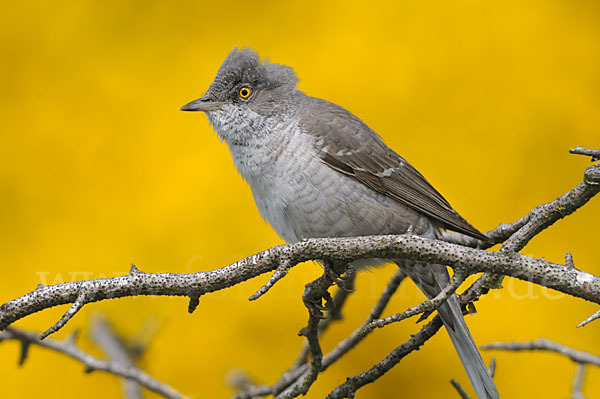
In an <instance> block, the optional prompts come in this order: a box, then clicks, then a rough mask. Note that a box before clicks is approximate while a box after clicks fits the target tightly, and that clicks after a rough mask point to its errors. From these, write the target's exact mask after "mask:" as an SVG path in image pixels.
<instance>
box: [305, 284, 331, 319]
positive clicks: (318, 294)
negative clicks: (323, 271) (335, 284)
mask: <svg viewBox="0 0 600 399" xmlns="http://www.w3.org/2000/svg"><path fill="white" fill-rule="evenodd" d="M327 288H329V286H328V285H324V284H323V278H319V279H317V280H315V281H313V282H312V283H308V284H306V288H305V290H304V294H302V301H303V302H304V306H306V308H307V309H308V312H309V313H310V314H311V316H315V317H318V318H320V319H324V318H325V316H323V312H324V311H328V310H333V309H334V308H335V302H334V301H333V298H332V297H331V294H329V291H327ZM323 301H325V304H323Z"/></svg>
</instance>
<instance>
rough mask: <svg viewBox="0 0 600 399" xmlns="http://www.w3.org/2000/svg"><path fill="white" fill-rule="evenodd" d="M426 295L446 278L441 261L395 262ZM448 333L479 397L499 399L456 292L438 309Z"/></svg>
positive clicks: (446, 273)
mask: <svg viewBox="0 0 600 399" xmlns="http://www.w3.org/2000/svg"><path fill="white" fill-rule="evenodd" d="M396 263H397V264H398V266H399V267H400V268H401V269H402V270H403V271H404V272H405V273H406V275H407V276H409V277H410V278H411V279H412V280H413V281H414V282H415V284H417V286H418V287H419V288H420V289H421V290H422V291H423V292H424V293H425V295H426V296H427V297H428V298H430V299H431V298H433V297H435V296H436V295H437V294H438V293H439V292H440V291H441V289H442V287H445V286H446V285H447V284H448V282H449V276H448V271H447V270H446V267H445V266H442V265H430V264H426V263H421V262H414V261H410V260H403V261H397V262H396ZM438 313H439V314H440V316H441V318H442V321H443V322H444V326H445V327H446V330H447V331H448V335H449V336H450V339H451V340H452V343H453V344H454V347H455V348H456V352H457V353H458V356H459V357H460V360H461V362H462V364H463V367H464V368H465V371H466V372H467V375H468V376H469V379H470V380H471V385H473V388H474V389H475V393H477V396H478V397H479V399H499V398H500V395H499V394H498V390H497V389H496V385H495V384H494V381H493V380H492V377H490V374H489V373H488V371H487V368H486V366H485V363H484V362H483V359H482V358H481V355H480V354H479V351H478V350H477V346H476V345H475V342H474V341H473V337H472V336H471V333H470V332H469V329H468V327H467V324H466V323H465V320H464V318H463V314H462V311H461V309H460V305H459V304H458V300H457V298H456V295H453V296H452V297H450V298H448V300H447V301H446V303H444V304H443V305H442V306H440V308H439V309H438Z"/></svg>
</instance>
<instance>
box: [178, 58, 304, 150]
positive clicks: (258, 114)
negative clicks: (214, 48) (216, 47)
mask: <svg viewBox="0 0 600 399" xmlns="http://www.w3.org/2000/svg"><path fill="white" fill-rule="evenodd" d="M297 82H298V78H297V77H296V74H295V73H294V71H293V70H292V68H290V67H288V66H285V65H280V64H270V63H269V62H268V60H265V61H262V62H261V61H260V60H259V58H258V54H256V52H254V51H253V50H252V49H250V48H246V49H241V50H238V49H237V48H235V49H233V51H232V52H231V53H229V55H228V56H227V58H225V61H223V64H221V67H220V68H219V71H218V72H217V76H216V77H215V79H214V80H213V82H212V84H211V85H210V87H209V88H208V90H207V91H206V94H204V96H202V97H201V98H199V99H198V100H195V101H192V102H190V103H188V104H186V105H184V106H183V107H182V108H181V110H182V111H203V112H205V113H206V115H207V116H208V119H209V121H210V122H211V123H212V124H213V125H214V128H215V130H216V131H217V133H219V135H220V136H221V137H222V138H224V139H225V141H231V140H235V141H240V140H242V141H246V140H245V137H243V136H246V135H248V134H249V133H252V132H248V130H257V129H264V128H266V127H268V125H270V124H272V123H278V122H280V121H283V120H284V119H285V118H286V117H287V115H289V113H290V112H291V110H293V106H292V104H291V103H292V99H293V97H294V93H296V84H297ZM246 138H247V137H246Z"/></svg>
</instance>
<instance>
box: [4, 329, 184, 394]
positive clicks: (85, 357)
mask: <svg viewBox="0 0 600 399" xmlns="http://www.w3.org/2000/svg"><path fill="white" fill-rule="evenodd" d="M38 336H39V334H38V333H36V332H32V331H26V330H22V329H17V328H14V327H8V328H6V329H5V330H4V331H3V332H2V333H0V341H3V340H8V339H13V340H18V341H21V342H24V341H25V342H27V343H28V344H32V345H38V346H42V347H44V348H48V349H52V350H54V351H56V352H60V353H63V354H65V355H67V356H69V357H71V358H73V359H76V360H78V361H80V362H81V363H83V364H84V365H85V366H86V371H87V372H91V371H95V370H100V371H105V372H108V373H111V374H115V375H118V376H121V377H124V378H128V379H131V380H134V381H136V382H137V383H138V384H140V385H142V386H143V387H145V388H147V389H149V390H151V391H153V392H156V393H158V394H160V395H163V396H164V397H166V398H169V399H179V398H183V397H184V396H183V395H182V394H180V393H179V392H177V391H176V390H174V389H173V388H171V387H170V386H168V385H166V384H163V383H162V382H159V381H157V380H155V379H154V378H153V377H151V376H150V375H148V374H146V373H145V372H143V371H142V370H140V369H138V368H137V367H127V366H124V365H123V364H121V363H119V362H115V361H109V360H101V359H98V358H96V357H94V356H92V355H90V354H88V353H86V352H84V351H82V350H81V349H79V348H78V347H77V346H76V345H75V343H74V342H73V340H65V341H58V340H55V339H51V338H47V339H45V340H41V339H39V338H38Z"/></svg>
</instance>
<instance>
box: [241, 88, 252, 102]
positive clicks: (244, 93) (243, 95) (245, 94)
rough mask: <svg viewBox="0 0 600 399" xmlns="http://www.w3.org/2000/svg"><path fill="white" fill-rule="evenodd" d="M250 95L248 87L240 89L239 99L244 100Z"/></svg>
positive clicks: (250, 91) (250, 90)
mask: <svg viewBox="0 0 600 399" xmlns="http://www.w3.org/2000/svg"><path fill="white" fill-rule="evenodd" d="M250 94H252V89H251V88H249V87H242V88H241V89H240V91H239V95H240V98H241V99H242V100H246V99H247V98H248V97H250Z"/></svg>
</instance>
